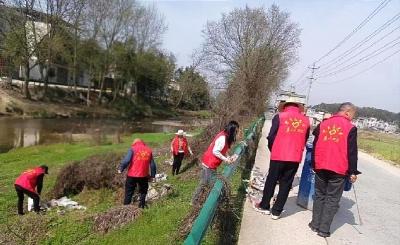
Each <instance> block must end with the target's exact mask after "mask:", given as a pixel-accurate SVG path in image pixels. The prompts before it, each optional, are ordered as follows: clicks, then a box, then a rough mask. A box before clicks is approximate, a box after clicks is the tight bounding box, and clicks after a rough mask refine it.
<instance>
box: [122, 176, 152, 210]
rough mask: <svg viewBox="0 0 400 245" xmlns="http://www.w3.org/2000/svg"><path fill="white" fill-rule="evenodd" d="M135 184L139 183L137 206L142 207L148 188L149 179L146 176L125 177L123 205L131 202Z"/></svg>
mask: <svg viewBox="0 0 400 245" xmlns="http://www.w3.org/2000/svg"><path fill="white" fill-rule="evenodd" d="M136 185H139V193H140V201H139V208H144V206H145V204H146V195H147V191H148V189H149V179H148V178H147V177H129V176H127V177H126V182H125V199H124V205H129V204H131V202H132V197H133V193H134V192H135V188H136Z"/></svg>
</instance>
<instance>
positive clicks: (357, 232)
mask: <svg viewBox="0 0 400 245" xmlns="http://www.w3.org/2000/svg"><path fill="white" fill-rule="evenodd" d="M269 127H270V121H267V122H266V123H265V125H264V128H263V137H262V138H261V140H260V143H259V149H258V150H257V155H256V162H255V167H259V168H260V169H261V171H263V172H267V170H268V165H269V164H268V161H269V152H268V150H267V141H266V139H265V137H266V136H267V134H268V130H269ZM301 168H302V165H300V170H299V172H298V174H297V175H298V176H300V175H301V172H300V171H301ZM359 170H360V171H361V172H363V174H362V175H360V177H359V180H358V182H357V183H356V185H355V186H356V191H357V197H358V205H359V207H360V213H361V219H362V224H360V220H359V216H358V214H357V208H356V204H355V197H354V192H353V191H351V192H345V194H344V195H343V197H342V199H341V202H340V209H339V211H338V213H337V214H336V216H335V219H334V222H333V224H332V227H331V232H332V233H333V234H332V235H331V237H330V238H327V239H326V240H325V239H323V238H320V237H318V236H317V235H316V234H315V233H313V232H311V231H310V230H309V228H308V226H307V224H308V222H309V221H310V220H311V211H308V210H305V209H303V208H301V207H299V206H297V205H296V197H297V193H298V186H297V183H298V181H297V183H296V186H295V187H294V188H293V190H292V191H291V192H290V195H289V199H288V201H287V203H286V206H285V212H284V213H283V214H282V218H281V219H279V220H276V221H275V220H272V219H271V218H270V216H268V215H262V214H260V213H257V212H255V211H254V210H253V209H252V207H251V204H250V202H249V200H246V203H245V208H244V212H243V219H242V225H241V230H240V235H239V245H240V244H243V245H250V244H251V245H257V244H296V245H298V244H329V245H331V244H373V245H378V244H385V245H386V244H396V245H397V244H400V169H399V168H395V167H393V166H391V165H389V164H387V163H385V162H383V161H380V160H378V159H375V158H373V157H371V156H370V155H367V154H365V153H361V152H360V153H359Z"/></svg>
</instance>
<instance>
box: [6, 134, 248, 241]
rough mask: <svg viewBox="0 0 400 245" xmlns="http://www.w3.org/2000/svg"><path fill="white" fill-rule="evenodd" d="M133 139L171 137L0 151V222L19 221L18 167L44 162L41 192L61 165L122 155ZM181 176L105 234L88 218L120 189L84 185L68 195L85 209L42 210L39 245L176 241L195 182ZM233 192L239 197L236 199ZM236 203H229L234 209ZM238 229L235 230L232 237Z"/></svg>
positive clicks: (236, 180) (235, 188) (215, 236)
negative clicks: (157, 197)
mask: <svg viewBox="0 0 400 245" xmlns="http://www.w3.org/2000/svg"><path fill="white" fill-rule="evenodd" d="M136 137H140V138H142V139H144V140H145V141H146V142H148V143H150V145H152V146H153V147H157V146H160V145H161V144H164V143H166V142H167V141H169V140H170V139H171V138H172V135H170V134H163V133H155V134H140V135H138V134H136V135H132V136H131V137H126V138H124V143H122V144H115V145H113V144H108V145H101V146H94V145H91V144H88V143H85V142H81V143H76V144H56V145H45V146H35V147H28V148H23V149H16V150H13V151H11V152H8V153H4V154H1V155H0V166H1V169H0V176H1V179H0V185H1V186H2V187H1V188H2V189H1V193H0V207H1V210H0V216H1V217H2V218H1V219H2V220H1V223H3V224H4V223H7V224H16V223H18V221H19V219H20V217H18V216H16V215H15V212H16V207H15V204H16V195H15V193H14V192H15V191H14V189H13V182H14V179H15V178H16V177H17V176H18V174H19V173H20V172H21V171H23V170H24V169H26V168H29V167H32V166H36V165H38V164H43V163H45V164H47V165H48V166H49V172H50V174H49V175H48V176H46V178H45V187H44V192H46V191H49V190H50V189H51V187H52V186H53V185H54V182H55V178H56V176H57V173H58V171H59V170H60V169H61V167H62V166H64V165H65V164H67V163H69V162H71V161H75V160H83V159H85V158H87V157H88V156H91V155H95V154H101V153H106V152H117V153H121V154H124V153H125V151H126V150H127V148H128V147H129V145H130V142H131V141H132V139H133V138H136ZM163 160H164V159H162V158H161V159H158V160H157V162H158V164H159V165H161V164H162V162H163ZM161 169H163V170H164V171H168V172H167V173H169V167H168V166H165V165H164V166H162V167H161ZM221 169H222V168H221ZM190 171H193V170H191V169H189V170H188V172H190ZM241 172H242V169H240V168H239V169H237V170H236V173H235V174H234V176H233V177H232V182H231V189H232V194H233V196H234V198H235V199H237V201H238V204H239V206H240V204H243V199H242V198H241V197H240V191H241V188H243V186H242V181H241V174H240V173H241ZM186 174H188V173H183V174H181V175H179V176H177V177H176V176H173V177H171V176H170V177H169V178H168V180H167V181H166V183H169V184H172V186H173V188H174V193H173V194H172V195H170V196H168V197H167V198H164V199H161V200H159V201H156V202H154V203H152V204H151V205H150V207H149V209H146V210H144V212H143V214H142V215H141V216H140V217H139V218H138V219H137V220H135V222H132V223H130V224H128V225H126V226H123V227H122V228H120V229H116V230H113V231H111V232H109V233H107V234H105V235H102V234H100V233H96V232H95V231H93V217H94V216H95V215H96V214H99V213H101V212H104V211H107V210H108V209H110V208H111V207H114V206H117V205H120V204H121V196H120V193H118V192H116V191H112V190H109V189H100V190H87V189H85V190H84V191H83V192H81V193H80V194H78V195H76V196H73V197H72V199H73V200H75V201H78V202H79V204H81V205H84V206H86V207H87V210H86V211H81V210H75V211H69V212H68V211H67V212H66V213H65V214H64V215H60V214H58V213H57V211H56V210H51V211H49V212H47V214H46V215H45V221H46V225H45V227H47V228H46V232H45V233H44V236H43V237H42V239H41V241H40V244H48V245H50V244H182V243H183V241H182V240H179V239H178V238H177V230H178V229H179V226H180V223H181V221H182V220H183V219H184V217H185V216H186V215H187V213H188V211H189V210H190V205H189V203H190V200H191V197H192V193H193V191H194V189H195V188H196V186H197V184H198V178H197V177H193V178H187V177H186V178H184V179H183V177H184V176H185V175H186ZM191 175H192V174H191ZM194 176H195V175H194ZM238 195H239V198H237V196H238ZM236 207H237V205H236V204H235V209H236ZM239 208H240V207H239ZM235 212H236V214H237V215H238V216H239V217H240V216H241V209H240V210H236V211H235ZM34 215H35V214H32V213H30V214H27V215H26V216H28V217H33V216H34ZM19 222H20V221H19ZM238 228H240V226H238V227H237V229H238ZM2 229H4V226H2V225H0V232H3V231H2ZM238 232H239V231H237V232H236V233H237V235H238ZM219 236H220V234H219V233H218V232H215V230H211V229H209V231H208V233H207V236H206V237H205V239H204V241H203V244H216V243H218V241H219ZM0 237H1V236H0Z"/></svg>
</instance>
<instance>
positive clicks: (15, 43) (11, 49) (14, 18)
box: [0, 0, 45, 99]
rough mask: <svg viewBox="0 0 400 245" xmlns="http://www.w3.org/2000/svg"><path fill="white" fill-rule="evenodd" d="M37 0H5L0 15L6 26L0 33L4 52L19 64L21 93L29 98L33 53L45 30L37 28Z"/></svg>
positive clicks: (35, 62)
mask: <svg viewBox="0 0 400 245" xmlns="http://www.w3.org/2000/svg"><path fill="white" fill-rule="evenodd" d="M37 4H38V2H37V1H35V0H9V1H5V6H3V7H2V14H1V15H0V16H1V17H0V18H1V19H2V21H4V22H5V23H6V26H7V28H5V30H4V31H2V32H1V33H0V34H1V35H3V37H4V44H3V45H4V46H3V48H4V52H5V54H6V56H8V57H11V59H12V62H13V63H14V64H15V65H17V66H20V67H21V68H22V69H21V71H23V72H24V80H25V81H24V86H23V93H24V95H25V97H26V98H28V99H30V98H31V95H30V93H29V78H30V71H31V69H32V68H34V67H35V66H36V65H37V57H36V59H35V57H34V56H35V54H36V53H37V49H38V47H39V44H40V42H42V40H43V35H45V31H43V29H37V27H38V26H37V23H36V18H38V17H37V12H36V10H35V9H36V7H37Z"/></svg>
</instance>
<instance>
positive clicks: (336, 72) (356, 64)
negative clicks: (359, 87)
mask: <svg viewBox="0 0 400 245" xmlns="http://www.w3.org/2000/svg"><path fill="white" fill-rule="evenodd" d="M398 40H400V37H398V38H396V39H395V40H392V41H391V42H389V43H387V44H385V45H384V46H383V47H380V48H379V49H377V50H375V51H373V52H372V53H369V54H368V55H365V56H364V57H362V58H360V59H358V60H357V61H355V62H353V63H351V64H349V65H347V66H345V67H342V68H341V69H339V70H336V71H333V72H330V73H328V74H325V75H322V76H318V78H323V77H330V76H334V75H336V74H338V73H340V72H343V71H347V70H349V69H351V68H353V67H354V66H358V65H359V64H361V63H363V62H365V61H368V60H370V59H372V58H373V57H375V56H378V55H380V54H381V53H383V52H385V51H387V50H389V49H391V48H393V47H394V46H396V45H398V44H400V41H398ZM394 41H398V42H396V43H395V44H393V45H391V46H389V44H391V43H393V42H394ZM387 46H389V47H387ZM378 51H379V52H378Z"/></svg>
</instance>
